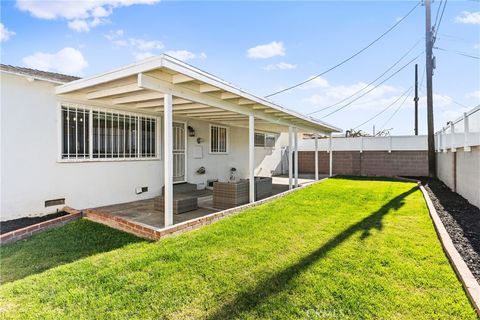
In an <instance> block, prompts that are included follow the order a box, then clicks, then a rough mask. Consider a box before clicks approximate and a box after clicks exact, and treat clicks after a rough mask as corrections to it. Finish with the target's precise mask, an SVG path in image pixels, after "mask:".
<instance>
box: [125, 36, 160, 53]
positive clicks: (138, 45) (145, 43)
mask: <svg viewBox="0 0 480 320" xmlns="http://www.w3.org/2000/svg"><path fill="white" fill-rule="evenodd" d="M128 41H129V43H130V46H132V48H134V49H136V50H140V51H148V50H160V49H163V48H164V45H163V43H162V42H161V41H158V40H145V39H140V38H130V39H129V40H128Z"/></svg>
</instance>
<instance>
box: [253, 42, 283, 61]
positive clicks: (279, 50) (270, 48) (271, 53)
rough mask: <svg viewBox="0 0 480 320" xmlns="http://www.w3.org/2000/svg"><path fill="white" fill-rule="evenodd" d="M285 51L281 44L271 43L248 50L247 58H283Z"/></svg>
mask: <svg viewBox="0 0 480 320" xmlns="http://www.w3.org/2000/svg"><path fill="white" fill-rule="evenodd" d="M285 51H286V50H285V47H284V46H283V42H277V41H272V42H270V43H267V44H261V45H258V46H256V47H253V48H250V49H248V50H247V57H249V58H253V59H267V58H271V57H275V56H284V55H285Z"/></svg>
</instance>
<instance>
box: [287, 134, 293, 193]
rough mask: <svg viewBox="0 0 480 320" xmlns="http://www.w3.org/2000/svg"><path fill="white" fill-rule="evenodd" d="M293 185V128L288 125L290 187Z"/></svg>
mask: <svg viewBox="0 0 480 320" xmlns="http://www.w3.org/2000/svg"><path fill="white" fill-rule="evenodd" d="M292 187H293V128H292V127H288V189H292Z"/></svg>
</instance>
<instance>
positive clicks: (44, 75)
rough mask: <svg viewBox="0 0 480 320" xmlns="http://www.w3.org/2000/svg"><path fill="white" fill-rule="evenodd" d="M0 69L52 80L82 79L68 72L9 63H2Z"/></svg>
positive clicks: (68, 80)
mask: <svg viewBox="0 0 480 320" xmlns="http://www.w3.org/2000/svg"><path fill="white" fill-rule="evenodd" d="M0 70H1V71H5V72H10V73H15V74H21V75H25V76H30V77H33V78H38V79H44V80H51V81H55V82H62V83H67V82H71V81H74V80H78V79H80V78H79V77H75V76H70V75H66V74H61V73H55V72H47V71H41V70H36V69H30V68H24V67H16V66H11V65H7V64H0Z"/></svg>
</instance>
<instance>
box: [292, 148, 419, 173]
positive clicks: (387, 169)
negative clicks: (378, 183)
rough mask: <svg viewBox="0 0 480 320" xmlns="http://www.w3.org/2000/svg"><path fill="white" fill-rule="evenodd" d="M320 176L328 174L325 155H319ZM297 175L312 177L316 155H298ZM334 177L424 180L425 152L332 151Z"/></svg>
mask: <svg viewBox="0 0 480 320" xmlns="http://www.w3.org/2000/svg"><path fill="white" fill-rule="evenodd" d="M318 153H319V159H318V168H319V173H321V174H328V159H329V156H328V153H327V152H326V151H319V152H318ZM298 172H299V173H315V152H314V151H299V153H298ZM333 173H334V174H341V175H362V176H417V177H418V176H427V175H428V154H427V151H392V152H388V151H363V152H359V151H334V152H333Z"/></svg>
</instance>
